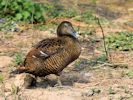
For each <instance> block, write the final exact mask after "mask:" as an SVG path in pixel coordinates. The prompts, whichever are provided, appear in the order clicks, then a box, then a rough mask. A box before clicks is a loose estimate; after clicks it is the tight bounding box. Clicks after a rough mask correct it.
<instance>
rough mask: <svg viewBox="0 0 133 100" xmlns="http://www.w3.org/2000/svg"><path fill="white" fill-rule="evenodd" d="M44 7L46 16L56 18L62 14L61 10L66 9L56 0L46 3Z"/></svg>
mask: <svg viewBox="0 0 133 100" xmlns="http://www.w3.org/2000/svg"><path fill="white" fill-rule="evenodd" d="M44 9H45V11H46V15H45V16H46V17H47V19H49V18H55V17H58V16H59V15H60V13H61V12H63V11H64V7H63V6H62V5H61V4H59V3H58V2H54V3H53V4H44Z"/></svg>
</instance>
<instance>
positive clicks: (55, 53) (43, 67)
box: [18, 21, 81, 76]
mask: <svg viewBox="0 0 133 100" xmlns="http://www.w3.org/2000/svg"><path fill="white" fill-rule="evenodd" d="M80 53H81V47H80V45H79V42H78V39H77V37H76V32H75V30H74V28H73V27H72V24H71V23H70V22H67V21H64V22H62V23H61V24H60V25H59V26H58V28H57V38H50V39H44V40H42V41H40V42H39V43H38V44H37V45H35V47H34V48H33V49H32V50H31V51H30V52H29V53H28V54H27V56H26V59H25V61H24V64H23V66H21V67H19V69H18V70H19V72H27V73H31V74H33V75H35V76H46V75H49V74H56V75H59V74H60V72H61V71H62V70H63V69H64V68H65V67H66V66H67V65H68V64H70V63H71V62H73V61H74V60H76V59H77V58H78V57H79V55H80Z"/></svg>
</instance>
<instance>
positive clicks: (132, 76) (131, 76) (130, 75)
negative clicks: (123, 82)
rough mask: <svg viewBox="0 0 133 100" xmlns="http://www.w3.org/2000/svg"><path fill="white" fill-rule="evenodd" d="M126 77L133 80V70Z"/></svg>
mask: <svg viewBox="0 0 133 100" xmlns="http://www.w3.org/2000/svg"><path fill="white" fill-rule="evenodd" d="M126 75H127V76H128V77H129V78H133V71H132V70H129V71H128V72H127V73H126Z"/></svg>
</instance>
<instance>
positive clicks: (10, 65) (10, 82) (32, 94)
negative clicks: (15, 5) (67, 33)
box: [0, 0, 133, 100]
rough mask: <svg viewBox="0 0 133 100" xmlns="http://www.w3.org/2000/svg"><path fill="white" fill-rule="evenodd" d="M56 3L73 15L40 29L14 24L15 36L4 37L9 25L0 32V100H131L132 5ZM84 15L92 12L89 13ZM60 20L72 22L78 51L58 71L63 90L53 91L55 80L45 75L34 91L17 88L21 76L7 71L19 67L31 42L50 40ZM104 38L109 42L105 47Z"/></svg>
mask: <svg viewBox="0 0 133 100" xmlns="http://www.w3.org/2000/svg"><path fill="white" fill-rule="evenodd" d="M34 1H37V2H43V0H34ZM46 1H48V3H50V4H51V3H52V2H53V0H45V2H46ZM55 1H58V0H55ZM60 1H61V3H59V4H62V6H64V7H65V8H66V9H68V8H72V9H75V10H76V11H77V12H79V14H77V13H75V12H74V11H70V12H69V11H68V12H67V13H62V14H60V16H59V17H55V18H51V19H49V20H47V21H46V22H45V23H41V24H27V23H25V22H21V23H17V26H16V27H15V28H17V29H19V31H17V32H14V31H12V30H8V31H7V29H8V28H9V27H10V24H9V27H8V28H5V27H4V30H1V31H0V100H55V99H56V100H133V84H132V82H133V63H132V61H133V52H132V50H133V45H132V44H133V8H132V5H133V2H132V0H127V1H126V0H122V1H121V0H112V1H109V0H74V1H73V0H67V1H66V0H60ZM59 4H57V5H59ZM88 9H90V10H94V12H91V13H90V11H88ZM86 11H87V12H86ZM95 16H97V17H99V18H100V22H101V25H102V27H103V30H104V34H105V37H106V43H107V44H106V46H107V47H108V53H109V55H108V60H107V57H106V55H105V51H104V46H103V39H102V32H101V28H100V27H99V25H98V23H97V20H96V19H95ZM63 20H68V21H70V22H72V24H73V25H74V27H75V29H76V30H77V31H78V32H79V33H80V36H79V40H80V42H81V46H82V53H81V56H80V57H79V59H78V60H76V61H75V62H73V63H72V64H71V65H69V66H68V67H67V68H66V69H65V70H63V73H62V75H61V81H62V83H63V85H64V87H62V88H60V87H56V86H55V85H56V78H55V76H54V75H50V76H48V77H46V78H38V79H37V86H36V87H30V88H29V89H25V88H22V87H21V88H20V87H19V88H18V87H17V85H18V82H20V83H21V82H23V80H22V79H24V78H23V76H24V75H22V76H17V75H13V74H11V71H12V70H14V69H15V67H18V65H19V64H21V63H22V62H23V59H24V58H25V55H26V54H27V52H28V51H29V50H30V49H31V48H32V46H33V45H34V44H35V43H36V42H38V41H40V40H42V39H44V38H49V37H55V36H56V34H55V33H56V27H57V25H58V24H59V22H61V21H63ZM0 24H1V23H0ZM10 28H11V29H14V28H12V27H10ZM5 30H6V31H5ZM113 34H115V35H119V36H114V35H113ZM120 34H127V35H124V36H123V35H120ZM128 34H130V36H128ZM110 35H111V36H112V37H111V38H110V39H111V40H110V41H108V37H110ZM113 36H114V37H113ZM117 37H119V38H117ZM126 39H127V40H126ZM116 40H118V41H116ZM127 41H128V42H127ZM123 42H124V43H123ZM122 43H123V44H122ZM19 78H20V79H19ZM16 83H17V84H16Z"/></svg>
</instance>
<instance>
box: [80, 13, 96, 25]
mask: <svg viewBox="0 0 133 100" xmlns="http://www.w3.org/2000/svg"><path fill="white" fill-rule="evenodd" d="M81 21H83V22H85V23H87V24H90V23H94V22H95V16H94V15H93V14H92V11H87V12H85V13H83V14H82V15H81Z"/></svg>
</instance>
